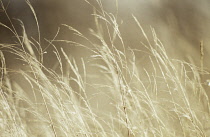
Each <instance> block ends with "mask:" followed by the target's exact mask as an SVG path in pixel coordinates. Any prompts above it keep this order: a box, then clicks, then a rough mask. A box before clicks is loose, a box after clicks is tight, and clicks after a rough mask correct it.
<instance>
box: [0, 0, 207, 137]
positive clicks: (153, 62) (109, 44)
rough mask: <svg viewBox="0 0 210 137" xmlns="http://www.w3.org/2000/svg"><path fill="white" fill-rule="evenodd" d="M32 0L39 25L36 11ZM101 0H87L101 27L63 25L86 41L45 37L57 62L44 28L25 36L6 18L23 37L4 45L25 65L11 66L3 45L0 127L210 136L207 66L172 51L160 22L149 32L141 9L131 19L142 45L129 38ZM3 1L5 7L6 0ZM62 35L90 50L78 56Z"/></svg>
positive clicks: (8, 132)
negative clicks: (51, 64) (85, 30)
mask: <svg viewBox="0 0 210 137" xmlns="http://www.w3.org/2000/svg"><path fill="white" fill-rule="evenodd" d="M27 2H28V5H29V7H30V8H31V10H32V13H33V14H34V17H35V19H36V21H37V26H38V32H40V31H39V24H38V19H37V17H36V14H35V11H34V9H33V7H32V6H31V4H30V2H29V1H27ZM87 2H88V1H87ZM97 2H98V3H97V4H98V5H97V6H95V5H93V4H91V3H90V2H88V3H89V4H90V5H91V6H92V7H93V9H94V13H93V15H94V18H95V28H96V29H90V34H91V37H90V38H89V37H88V36H85V35H83V34H82V33H80V32H79V31H78V30H76V29H75V28H73V27H71V26H68V25H66V24H64V25H62V27H65V28H66V29H69V31H71V32H72V33H74V35H76V36H78V37H80V38H81V39H83V40H84V41H85V44H83V43H80V42H77V41H69V40H59V39H56V37H57V34H56V36H55V38H53V39H52V40H46V42H47V43H48V46H51V47H53V48H54V50H53V52H54V55H55V56H56V58H57V61H56V63H55V64H57V67H56V68H55V69H53V68H46V67H45V65H44V64H43V60H44V59H45V58H44V54H47V53H44V51H45V50H43V49H42V48H41V47H42V45H41V43H40V41H41V37H40V35H39V37H38V40H35V39H34V38H30V37H29V36H27V34H26V31H25V28H24V25H23V23H22V22H21V21H19V22H20V25H21V27H22V30H23V32H22V35H19V34H18V33H17V31H16V29H15V27H14V25H13V24H12V20H11V19H10V18H9V16H8V19H9V20H10V22H11V26H12V27H11V28H10V27H8V26H6V25H4V24H1V26H4V27H5V28H7V29H9V30H10V31H11V32H12V33H13V34H14V36H15V37H16V39H17V42H16V43H11V44H1V47H0V48H1V49H2V50H3V51H7V52H9V53H10V54H14V55H16V57H17V58H18V60H20V61H21V63H22V64H24V65H25V68H24V69H21V70H10V69H9V68H7V63H6V62H5V60H6V59H5V58H4V52H2V51H1V52H0V55H1V82H0V84H1V85H0V86H1V89H0V90H1V91H0V102H1V105H0V131H1V132H0V135H1V136H21V137H23V136H43V137H44V136H70V137H74V136H75V137H76V136H79V137H82V136H85V137H95V136H98V137H110V136H113V137H122V136H125V137H143V136H145V137H149V136H158V137H159V136H163V137H169V136H170V137H173V136H174V137H177V136H186V137H188V136H199V137H201V136H202V137H204V136H209V135H210V132H209V131H210V121H209V120H210V115H209V98H208V96H207V91H206V89H207V87H206V86H207V85H204V84H203V82H201V74H202V75H203V74H209V72H208V71H205V70H203V66H202V67H201V68H199V67H196V66H195V65H193V64H192V63H188V62H186V61H183V60H175V59H171V58H170V57H169V56H168V55H167V52H166V51H165V49H164V46H163V44H162V43H161V41H160V40H159V39H158V37H157V35H156V33H155V30H154V29H153V28H151V32H152V35H151V36H148V35H147V34H146V33H145V32H144V30H143V28H142V27H141V24H140V23H139V21H138V19H137V18H136V17H135V16H133V21H134V22H135V23H136V25H137V26H138V28H139V32H140V33H141V35H143V36H144V39H143V40H142V41H145V42H140V43H139V46H138V47H139V48H136V49H132V48H131V47H129V46H127V45H125V44H124V41H123V39H124V38H123V36H122V35H121V31H120V29H119V25H118V23H117V22H118V20H117V18H116V17H115V15H113V14H111V13H108V12H106V11H105V10H104V9H103V6H102V4H101V1H97ZM1 5H2V8H3V9H4V6H3V3H2V1H1ZM4 12H5V14H6V15H7V13H6V10H4ZM58 33H60V32H58ZM39 34H40V33H39ZM93 37H94V38H93ZM91 38H92V39H91ZM137 41H139V40H137ZM58 43H59V44H62V43H68V44H70V45H72V46H76V47H80V48H84V50H85V51H87V52H88V53H89V54H88V57H83V58H81V59H79V60H78V59H77V60H76V59H74V57H71V56H69V55H68V53H67V52H65V50H64V49H62V48H59V47H58V46H56V44H58ZM198 58H199V57H198ZM202 58H203V55H202ZM53 61H54V60H53ZM201 64H202V65H205V63H204V64H203V62H202V63H201ZM11 75H14V76H17V77H18V79H17V80H13V79H11ZM21 81H22V82H21Z"/></svg>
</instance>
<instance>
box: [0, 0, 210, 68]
mask: <svg viewBox="0 0 210 137" xmlns="http://www.w3.org/2000/svg"><path fill="white" fill-rule="evenodd" d="M90 2H91V3H93V5H95V6H96V7H97V4H96V2H95V0H90ZM116 2H117V3H118V4H116ZM2 3H3V4H4V7H6V9H7V14H8V16H9V17H10V18H11V21H12V23H13V24H14V26H15V28H16V29H17V31H18V33H19V35H22V34H21V33H22V29H21V27H20V25H19V24H20V23H19V22H18V21H17V20H16V19H20V20H22V21H23V23H24V25H25V28H26V32H27V34H28V37H29V38H30V37H33V38H35V39H36V40H38V33H37V27H36V21H35V18H34V16H33V13H32V11H31V10H30V8H29V6H28V5H27V4H26V2H25V0H2ZM30 3H31V4H32V6H33V8H34V10H35V12H36V15H37V18H38V21H39V26H40V31H41V42H42V46H43V48H46V45H48V43H47V42H46V41H45V40H44V38H46V39H53V37H54V36H55V34H56V32H57V31H58V27H61V24H67V25H70V26H72V27H74V28H76V29H78V30H79V31H80V32H82V33H84V34H85V35H89V28H93V29H95V24H94V18H93V16H92V15H91V14H92V13H93V8H92V7H91V6H90V5H89V4H87V3H86V2H85V1H84V0H59V1H58V0H30ZM102 4H103V6H104V9H105V10H106V11H107V12H111V13H113V14H114V15H116V16H117V19H118V23H119V28H120V30H121V32H122V36H123V39H124V42H125V45H126V46H130V47H132V48H136V47H138V48H141V47H142V45H141V44H140V42H141V41H144V38H143V35H142V33H141V32H140V29H138V27H137V25H136V23H135V21H134V19H133V17H132V14H133V15H134V16H136V17H137V19H138V20H139V22H140V23H141V25H142V26H143V28H144V29H145V32H146V33H147V35H148V37H150V38H151V40H152V34H151V27H153V28H154V29H155V31H156V33H157V36H158V37H159V38H160V40H161V41H162V43H163V45H164V46H165V48H166V51H167V53H168V54H169V55H170V56H172V57H173V58H178V59H185V60H187V61H189V58H190V59H192V60H193V61H194V62H195V64H196V65H199V60H200V51H199V50H200V41H201V40H202V41H203V42H204V51H205V55H204V62H205V63H204V67H209V65H208V58H209V56H208V54H209V51H210V46H209V44H210V39H209V37H210V27H209V26H210V14H209V13H210V8H209V7H210V2H209V1H208V0H199V1H191V0H129V1H128V0H116V1H115V0H102ZM0 22H1V23H3V24H5V25H7V26H9V27H11V23H10V21H9V20H8V18H7V16H6V15H5V13H4V12H3V10H2V9H1V10H0ZM57 39H66V40H76V41H79V40H80V39H78V37H75V36H74V35H72V32H70V31H69V30H67V29H66V28H64V27H61V29H60V33H59V35H58V37H57ZM15 41H17V40H16V38H15V37H14V36H13V34H12V33H11V32H10V31H9V30H8V29H5V28H4V27H2V26H1V27H0V43H14V42H15ZM57 46H58V47H63V48H65V50H66V51H67V52H68V53H69V54H71V55H72V56H83V55H85V54H84V51H83V50H82V49H81V48H78V47H74V46H69V45H67V44H65V43H63V44H59V45H57ZM3 52H4V54H5V57H6V61H7V66H8V67H11V68H16V67H17V66H18V62H17V61H16V60H15V57H14V56H13V55H11V54H10V53H9V52H5V51H3ZM53 58H55V56H54V55H53V51H52V48H51V47H48V49H47V54H46V55H45V60H44V64H45V65H46V66H48V67H52V66H53V64H54V62H52V61H50V60H53Z"/></svg>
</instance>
